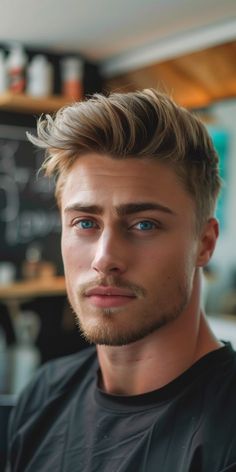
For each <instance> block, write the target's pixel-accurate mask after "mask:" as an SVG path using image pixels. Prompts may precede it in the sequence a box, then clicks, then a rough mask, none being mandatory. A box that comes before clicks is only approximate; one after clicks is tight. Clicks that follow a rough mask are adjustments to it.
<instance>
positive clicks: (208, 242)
mask: <svg viewBox="0 0 236 472" xmlns="http://www.w3.org/2000/svg"><path fill="white" fill-rule="evenodd" d="M218 236H219V223H218V221H217V220H216V218H210V219H209V220H208V221H207V223H206V224H205V226H204V228H203V230H202V232H201V236H200V239H199V250H198V257H197V264H196V265H197V267H204V266H205V265H206V264H207V263H208V262H209V260H210V259H211V256H212V254H213V252H214V249H215V245H216V241H217V238H218Z"/></svg>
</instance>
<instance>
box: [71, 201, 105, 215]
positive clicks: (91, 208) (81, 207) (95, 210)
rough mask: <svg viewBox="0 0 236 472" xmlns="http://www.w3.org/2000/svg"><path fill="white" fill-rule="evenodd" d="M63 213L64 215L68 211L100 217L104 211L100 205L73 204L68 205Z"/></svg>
mask: <svg viewBox="0 0 236 472" xmlns="http://www.w3.org/2000/svg"><path fill="white" fill-rule="evenodd" d="M64 211H65V212H66V213H67V212H70V211H79V212H81V213H92V214H93V215H102V214H103V211H104V210H103V208H102V207H101V206H100V205H86V204H83V203H73V204H72V205H68V206H67V207H66V208H65V210H64Z"/></svg>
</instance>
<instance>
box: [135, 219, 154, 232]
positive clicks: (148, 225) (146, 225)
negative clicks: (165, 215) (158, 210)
mask: <svg viewBox="0 0 236 472" xmlns="http://www.w3.org/2000/svg"><path fill="white" fill-rule="evenodd" d="M136 227H137V228H138V229H139V230H141V231H150V230H152V229H155V228H156V224H155V223H153V222H152V221H148V220H144V221H140V222H139V223H137V225H136Z"/></svg>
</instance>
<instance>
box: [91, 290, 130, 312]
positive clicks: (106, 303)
mask: <svg viewBox="0 0 236 472" xmlns="http://www.w3.org/2000/svg"><path fill="white" fill-rule="evenodd" d="M85 296H86V297H87V298H89V300H90V302H91V303H92V304H93V305H95V306H97V307H101V308H111V307H119V306H122V305H125V304H127V303H128V302H130V301H131V300H134V299H135V298H136V295H135V294H134V292H133V291H132V290H130V289H127V288H120V287H104V286H97V287H93V288H90V289H88V290H86V292H85Z"/></svg>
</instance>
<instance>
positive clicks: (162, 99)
mask: <svg viewBox="0 0 236 472" xmlns="http://www.w3.org/2000/svg"><path fill="white" fill-rule="evenodd" d="M37 134H38V136H37V137H35V136H32V135H28V137H29V139H30V141H31V142H33V143H34V144H36V145H37V146H39V147H40V148H43V149H45V151H46V159H45V161H44V164H43V166H42V169H43V170H44V172H45V174H46V175H48V176H52V175H54V176H55V177H56V190H55V195H56V198H57V202H58V205H59V206H60V200H61V191H62V188H63V183H64V181H65V178H66V175H67V173H68V171H69V169H70V168H71V166H72V165H73V163H74V161H75V160H76V159H78V158H79V156H80V155H84V154H86V153H91V152H95V153H99V154H107V155H110V156H111V158H116V159H119V158H122V159H123V158H125V157H133V158H145V157H148V158H152V159H156V160H160V161H163V162H166V163H167V164H169V165H171V166H173V168H174V169H175V171H176V174H177V175H178V176H179V178H180V179H181V181H182V183H183V185H184V186H185V188H186V190H187V191H188V192H189V194H190V195H191V196H192V198H193V200H194V201H195V204H196V216H197V218H196V219H197V225H198V226H201V225H202V224H203V223H204V222H205V221H206V220H207V219H208V218H209V217H210V216H212V214H213V213H214V208H215V203H216V199H217V195H218V193H219V190H220V185H221V183H220V177H219V172H218V156H217V154H216V151H215V149H214V146H213V144H212V141H211V138H210V137H209V134H208V132H207V130H206V129H205V127H204V125H203V124H202V123H201V121H200V120H199V119H198V118H197V117H196V116H195V115H193V114H192V113H190V112H189V111H187V110H186V109H184V108H182V107H180V106H178V105H176V104H175V103H174V102H173V100H171V99H170V98H169V97H168V96H166V95H164V94H163V93H160V92H158V91H156V90H154V89H145V90H143V91H137V92H133V93H132V92H130V93H124V94H122V93H111V94H110V95H109V96H108V97H106V96H104V95H102V94H95V95H93V96H92V97H91V98H90V99H87V100H85V101H82V102H78V103H75V104H73V105H71V106H68V107H65V108H62V109H61V110H59V111H58V112H57V113H56V115H55V117H54V118H53V117H51V116H49V115H47V116H46V117H45V118H40V119H39V121H38V125H37Z"/></svg>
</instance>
